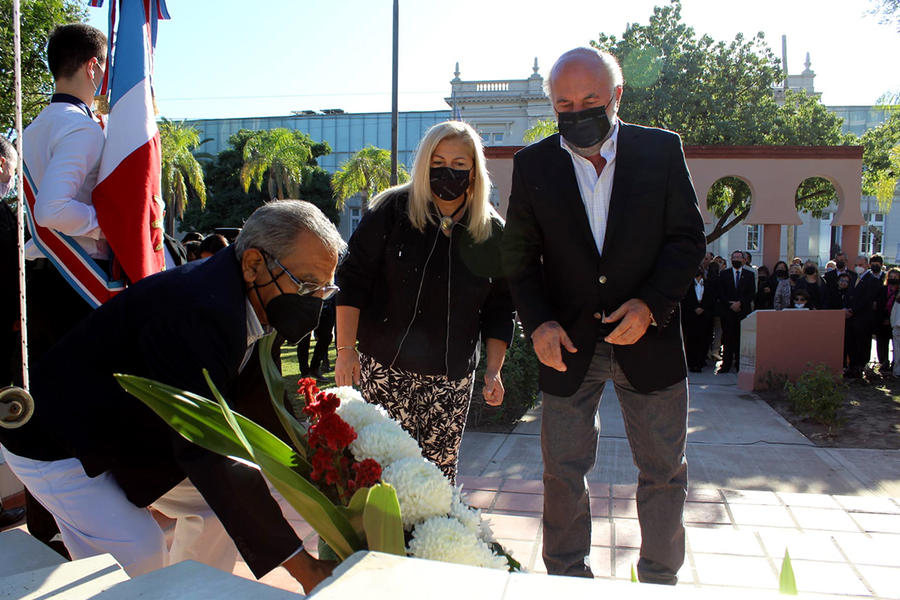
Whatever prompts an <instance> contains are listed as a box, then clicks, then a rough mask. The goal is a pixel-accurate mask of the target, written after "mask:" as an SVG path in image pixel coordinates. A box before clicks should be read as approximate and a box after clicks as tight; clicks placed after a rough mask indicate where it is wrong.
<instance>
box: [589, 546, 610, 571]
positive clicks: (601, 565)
mask: <svg viewBox="0 0 900 600" xmlns="http://www.w3.org/2000/svg"><path fill="white" fill-rule="evenodd" d="M611 556H612V548H603V547H600V546H591V572H592V573H593V574H594V577H612V560H611Z"/></svg>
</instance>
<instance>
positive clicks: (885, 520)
mask: <svg viewBox="0 0 900 600" xmlns="http://www.w3.org/2000/svg"><path fill="white" fill-rule="evenodd" d="M853 518H854V519H855V520H856V522H857V523H859V525H860V527H862V528H863V529H864V530H865V531H869V532H878V533H900V515H882V514H876V513H853Z"/></svg>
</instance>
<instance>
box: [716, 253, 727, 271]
mask: <svg viewBox="0 0 900 600" xmlns="http://www.w3.org/2000/svg"><path fill="white" fill-rule="evenodd" d="M713 260H714V261H716V264H717V265H719V272H720V273H721V272H722V271H724V270H725V269H726V268H728V261H726V260H725V258H724V257H722V256H717V257H715V258H714V259H713Z"/></svg>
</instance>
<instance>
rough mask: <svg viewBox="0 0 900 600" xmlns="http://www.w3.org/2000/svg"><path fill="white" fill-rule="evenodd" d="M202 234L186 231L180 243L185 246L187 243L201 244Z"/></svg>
mask: <svg viewBox="0 0 900 600" xmlns="http://www.w3.org/2000/svg"><path fill="white" fill-rule="evenodd" d="M202 241H203V234H202V233H200V232H199V231H188V232H187V233H186V234H184V235H183V236H182V237H181V243H182V244H187V243H188V242H202Z"/></svg>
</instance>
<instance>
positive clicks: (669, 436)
mask: <svg viewBox="0 0 900 600" xmlns="http://www.w3.org/2000/svg"><path fill="white" fill-rule="evenodd" d="M613 352H614V350H613V346H611V345H610V344H607V343H606V342H599V343H598V344H597V347H596V349H595V351H594V357H593V359H592V360H591V366H590V367H589V368H588V372H587V375H586V376H585V378H584V382H582V384H581V386H580V387H579V388H578V390H577V391H576V392H575V394H573V395H572V396H569V397H560V396H553V395H551V394H547V393H544V394H543V411H542V416H541V451H542V453H543V458H544V551H543V555H544V564H545V565H546V567H547V572H548V573H550V574H551V575H572V576H581V577H592V576H593V574H592V573H591V570H590V566H589V565H590V562H589V556H590V545H591V509H590V494H589V493H588V488H587V479H586V476H587V474H588V472H589V471H590V470H591V467H592V466H593V464H594V461H595V459H596V454H597V439H598V435H599V433H600V420H599V417H598V415H597V408H598V407H599V405H600V395H601V393H602V392H603V386H604V385H606V381H607V380H608V379H611V380H612V382H613V385H615V389H616V396H618V399H619V403H620V405H621V407H622V416H623V417H624V420H625V433H626V435H627V436H628V442H629V444H630V445H631V453H632V456H633V457H634V463H635V465H636V466H637V468H638V470H639V471H640V473H639V476H638V487H637V510H638V520H639V522H640V527H641V558H640V561H639V562H638V577H639V578H640V580H641V581H645V582H651V583H668V584H674V583H676V581H677V578H676V577H675V573H676V572H677V571H678V569H679V568H681V565H682V564H683V563H684V521H683V512H684V501H685V496H686V495H687V461H686V459H685V455H684V451H685V441H686V438H687V408H688V390H687V380H686V379H685V380H682V381H680V382H678V383H676V384H675V385H672V386H670V387H667V388H664V389H662V390H658V391H655V392H651V393H648V394H644V393H641V392H638V391H637V390H635V389H634V388H633V387H632V386H631V384H630V383H629V382H628V380H627V379H626V378H625V375H624V373H622V370H621V369H620V368H619V365H618V363H617V362H616V360H615V357H614V354H613ZM647 368H648V369H652V368H653V365H652V364H649V365H647Z"/></svg>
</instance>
